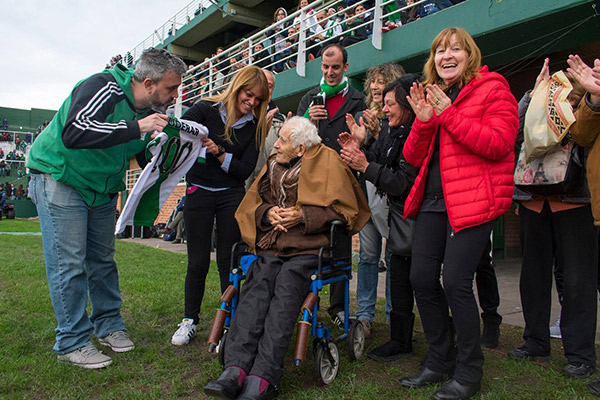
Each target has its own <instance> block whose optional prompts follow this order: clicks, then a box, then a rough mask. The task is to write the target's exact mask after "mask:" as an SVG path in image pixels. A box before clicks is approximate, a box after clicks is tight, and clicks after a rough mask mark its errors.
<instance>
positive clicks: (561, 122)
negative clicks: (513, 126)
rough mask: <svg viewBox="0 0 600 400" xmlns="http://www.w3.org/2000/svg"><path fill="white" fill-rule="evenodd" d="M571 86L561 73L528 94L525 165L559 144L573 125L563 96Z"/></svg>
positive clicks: (525, 126) (572, 117)
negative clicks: (529, 96)
mask: <svg viewBox="0 0 600 400" xmlns="http://www.w3.org/2000/svg"><path fill="white" fill-rule="evenodd" d="M571 90H573V86H572V85H571V83H570V82H569V80H568V79H567V76H566V75H565V74H564V72H562V71H558V72H556V73H555V74H553V75H552V77H551V78H550V80H548V81H543V82H541V83H540V84H539V86H538V87H537V88H536V90H535V91H534V92H533V93H532V97H531V102H530V103H529V108H528V109H527V113H526V114H525V125H524V129H523V130H524V142H523V147H524V150H525V162H527V163H529V162H531V161H532V160H534V159H536V158H538V157H541V156H542V155H544V154H545V153H546V152H548V151H549V150H550V149H552V148H554V147H555V146H556V145H557V144H559V143H560V142H561V141H562V140H563V138H564V137H565V135H566V134H567V132H568V130H569V128H570V126H571V125H572V124H573V122H575V115H574V114H573V109H572V108H571V105H570V104H569V101H568V100H567V96H568V95H569V93H570V92H571Z"/></svg>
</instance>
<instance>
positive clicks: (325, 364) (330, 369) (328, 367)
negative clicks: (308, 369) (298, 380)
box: [314, 341, 340, 385]
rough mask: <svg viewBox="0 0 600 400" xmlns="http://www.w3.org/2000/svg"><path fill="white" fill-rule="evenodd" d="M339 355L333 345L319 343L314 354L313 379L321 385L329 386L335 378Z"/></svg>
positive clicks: (331, 343)
mask: <svg viewBox="0 0 600 400" xmlns="http://www.w3.org/2000/svg"><path fill="white" fill-rule="evenodd" d="M339 367H340V355H339V353H338V349H337V346H336V345H335V343H333V342H331V341H328V342H327V343H326V344H323V343H319V344H318V347H317V351H316V352H315V369H314V372H315V378H316V379H317V382H319V384H321V385H329V384H330V383H331V382H333V380H334V379H335V377H336V376H337V372H338V369H339Z"/></svg>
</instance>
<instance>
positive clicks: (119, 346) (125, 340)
mask: <svg viewBox="0 0 600 400" xmlns="http://www.w3.org/2000/svg"><path fill="white" fill-rule="evenodd" d="M98 341H99V342H100V344H101V345H102V346H109V347H110V348H111V349H112V351H114V352H117V353H125V352H126V351H129V350H133V349H134V348H135V345H134V344H133V342H132V341H131V339H129V336H127V333H126V332H125V331H116V332H113V333H110V334H108V335H107V336H105V337H103V338H98Z"/></svg>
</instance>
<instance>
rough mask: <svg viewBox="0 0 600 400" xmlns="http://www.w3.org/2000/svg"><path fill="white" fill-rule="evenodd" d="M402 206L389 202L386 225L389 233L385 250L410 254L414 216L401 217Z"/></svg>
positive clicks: (399, 253) (403, 254) (404, 254)
mask: <svg viewBox="0 0 600 400" xmlns="http://www.w3.org/2000/svg"><path fill="white" fill-rule="evenodd" d="M403 214H404V207H403V206H402V205H401V204H396V203H394V202H390V213H389V216H388V225H389V227H390V233H389V236H388V240H387V245H386V246H387V250H389V251H390V253H392V254H397V255H401V256H409V257H410V256H411V253H412V241H413V235H414V231H415V218H414V217H410V218H406V219H404V218H403Z"/></svg>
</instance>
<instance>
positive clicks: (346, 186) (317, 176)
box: [235, 144, 371, 255]
mask: <svg viewBox="0 0 600 400" xmlns="http://www.w3.org/2000/svg"><path fill="white" fill-rule="evenodd" d="M272 157H273V156H272ZM267 165H268V163H267ZM266 168H267V167H266V166H265V167H264V168H263V170H262V171H261V173H260V174H259V176H258V178H257V179H256V180H255V181H254V183H253V184H252V186H251V187H250V189H249V190H248V193H246V195H245V196H244V198H243V200H242V202H241V203H240V205H239V207H238V209H237V211H236V213H235V218H236V220H237V222H238V225H239V227H240V232H241V234H242V238H243V239H244V241H245V242H246V243H247V244H248V246H249V247H250V248H251V250H252V251H255V247H256V229H257V226H259V224H260V223H261V221H260V220H259V221H257V220H256V215H257V209H258V208H259V207H260V206H261V205H263V203H264V201H263V200H264V199H263V198H262V197H261V194H260V193H259V192H258V188H259V182H260V181H261V180H262V179H263V176H264V174H265V172H266ZM296 205H297V206H299V207H303V206H316V207H324V208H325V207H330V208H331V209H332V211H335V213H337V214H339V215H340V216H342V217H343V219H344V220H345V221H346V223H347V228H348V231H349V233H350V234H351V235H353V234H355V233H357V232H358V231H360V230H361V229H362V227H363V226H364V225H365V223H366V222H367V221H368V220H369V218H370V216H371V213H370V211H369V205H368V203H367V199H366V198H365V195H364V193H363V191H362V190H361V188H360V186H359V184H358V182H357V180H356V178H355V177H354V175H352V172H351V171H350V168H348V166H347V165H346V164H345V163H344V162H343V161H342V159H341V158H340V156H339V155H338V154H337V153H336V152H335V151H334V150H332V149H330V148H328V147H327V146H325V145H323V144H317V145H315V146H312V147H311V148H310V149H308V150H307V151H306V153H305V154H304V156H303V158H302V167H301V169H300V176H299V181H298V201H297V203H296ZM261 208H264V209H268V207H261ZM311 208H312V207H311ZM304 211H306V212H304ZM303 212H304V217H305V222H306V226H304V227H295V228H297V229H294V230H292V229H290V230H289V232H288V233H287V234H290V233H293V232H296V233H295V234H298V233H299V232H302V233H303V234H306V233H309V232H310V231H311V230H312V231H315V233H316V232H317V231H322V226H321V225H322V223H321V222H319V221H314V220H313V217H314V216H318V215H320V214H321V217H323V218H326V219H330V218H331V217H332V214H331V212H330V211H328V210H322V211H318V210H317V209H312V210H310V209H309V207H305V208H303ZM261 215H262V214H261ZM319 219H320V218H319ZM307 228H308V229H307ZM287 234H285V233H282V234H281V235H279V236H280V237H281V239H278V242H279V241H280V240H285V238H284V236H285V235H287ZM320 234H321V235H323V233H322V232H320ZM325 237H326V233H325ZM290 239H292V238H291V237H290ZM285 241H286V242H287V243H291V242H290V241H288V240H285ZM321 241H322V239H319V240H318V242H319V243H321ZM323 244H327V242H325V243H323ZM305 245H309V243H305ZM321 245H322V244H321ZM314 246H315V242H312V241H311V243H310V245H309V246H308V247H310V248H311V249H310V250H314ZM302 247H306V246H302ZM317 249H318V247H317ZM306 250H309V249H308V248H306ZM302 253H304V254H306V252H302V251H301V250H300V247H296V248H295V249H294V248H289V249H288V250H287V251H284V252H283V253H279V254H280V255H293V254H302Z"/></svg>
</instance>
